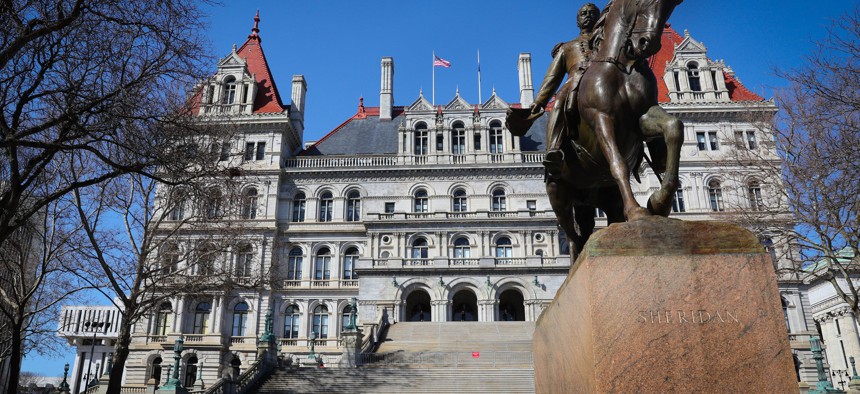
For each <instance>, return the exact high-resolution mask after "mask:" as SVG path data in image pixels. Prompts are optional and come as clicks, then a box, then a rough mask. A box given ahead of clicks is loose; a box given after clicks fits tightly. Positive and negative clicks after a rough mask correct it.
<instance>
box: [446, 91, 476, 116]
mask: <svg viewBox="0 0 860 394" xmlns="http://www.w3.org/2000/svg"><path fill="white" fill-rule="evenodd" d="M445 109H446V110H450V111H458V110H459V111H462V110H469V109H472V104H469V102H468V101H466V100H465V99H464V98H463V97H461V96H460V89H457V93H456V94H455V95H454V98H453V99H451V101H450V102H449V103H448V104H447V105H445Z"/></svg>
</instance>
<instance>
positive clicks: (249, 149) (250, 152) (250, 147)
mask: <svg viewBox="0 0 860 394" xmlns="http://www.w3.org/2000/svg"><path fill="white" fill-rule="evenodd" d="M251 160H254V143H253V142H246V143H245V161H251Z"/></svg>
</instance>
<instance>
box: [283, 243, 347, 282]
mask: <svg viewBox="0 0 860 394" xmlns="http://www.w3.org/2000/svg"><path fill="white" fill-rule="evenodd" d="M331 258H332V253H331V250H330V249H329V248H325V247H324V248H321V249H320V250H318V251H317V252H316V254H315V255H314V257H313V259H312V260H311V263H312V264H311V266H310V269H311V273H310V276H311V279H314V280H328V279H331V277H332V275H331V268H332V261H331ZM358 258H359V254H358V249H357V248H354V247H353V248H349V249H347V250H346V253H344V255H343V260H342V264H341V273H340V274H341V276H340V278H341V279H346V280H353V279H358V275H356V273H355V266H356V264H357V263H358ZM304 264H305V261H304V254H303V253H302V250H301V249H300V248H292V249H291V250H290V253H289V256H288V257H287V278H286V279H287V280H301V279H303V278H304V276H303V272H302V270H303V269H304Z"/></svg>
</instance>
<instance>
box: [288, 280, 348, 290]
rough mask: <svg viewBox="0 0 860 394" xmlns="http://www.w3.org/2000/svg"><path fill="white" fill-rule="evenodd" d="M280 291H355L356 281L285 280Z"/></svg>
mask: <svg viewBox="0 0 860 394" xmlns="http://www.w3.org/2000/svg"><path fill="white" fill-rule="evenodd" d="M280 285H281V288H282V289H288V288H325V289H357V288H358V279H300V280H298V279H287V280H283V281H281V282H280Z"/></svg>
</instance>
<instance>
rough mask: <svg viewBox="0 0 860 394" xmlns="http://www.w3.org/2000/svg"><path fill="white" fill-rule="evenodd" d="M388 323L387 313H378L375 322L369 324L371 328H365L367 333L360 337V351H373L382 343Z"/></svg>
mask: <svg viewBox="0 0 860 394" xmlns="http://www.w3.org/2000/svg"><path fill="white" fill-rule="evenodd" d="M389 325H390V323H389V322H388V313H386V312H383V313H380V314H379V318H378V319H376V323H373V325H371V329H370V330H367V333H366V334H364V338H362V339H361V352H362V353H373V352H374V351H376V349H377V348H378V347H379V344H381V343H382V339H383V335H384V332H385V329H387V328H388V326H389Z"/></svg>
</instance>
